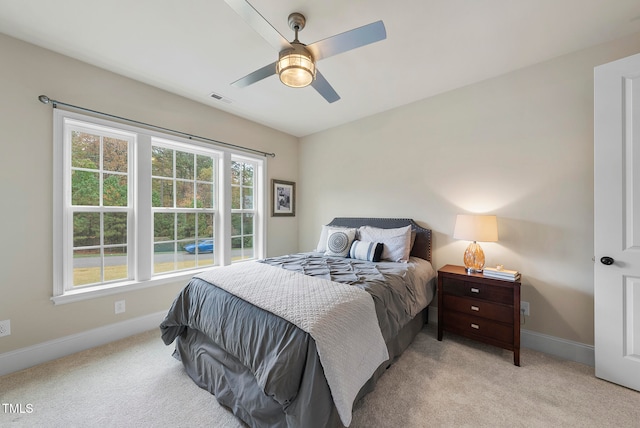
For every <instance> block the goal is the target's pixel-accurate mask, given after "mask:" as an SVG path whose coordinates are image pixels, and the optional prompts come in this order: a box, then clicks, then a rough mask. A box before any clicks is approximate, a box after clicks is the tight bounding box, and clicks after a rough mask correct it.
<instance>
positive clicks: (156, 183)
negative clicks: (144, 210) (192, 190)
mask: <svg viewBox="0 0 640 428" xmlns="http://www.w3.org/2000/svg"><path fill="white" fill-rule="evenodd" d="M151 192H152V195H151V200H152V204H153V206H154V207H165V208H173V180H163V179H161V178H154V179H153V182H152V189H151Z"/></svg>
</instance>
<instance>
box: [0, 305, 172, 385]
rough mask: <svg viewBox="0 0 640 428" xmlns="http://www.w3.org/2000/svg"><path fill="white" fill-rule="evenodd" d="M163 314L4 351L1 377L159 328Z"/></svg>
mask: <svg viewBox="0 0 640 428" xmlns="http://www.w3.org/2000/svg"><path fill="white" fill-rule="evenodd" d="M166 315H167V313H166V311H163V312H157V313H155V314H149V315H145V316H142V317H138V318H133V319H129V320H126V321H121V322H118V323H115V324H109V325H106V326H104V327H98V328H95V329H93V330H87V331H83V332H82V333H78V334H73V335H71V336H65V337H61V338H59V339H54V340H49V341H47V342H43V343H38V344H37V345H33V346H29V347H26V348H21V349H17V350H15V351H10V352H5V353H3V354H0V376H3V375H6V374H9V373H13V372H17V371H19V370H23V369H26V368H29V367H33V366H35V365H38V364H42V363H45V362H47V361H51V360H55V359H57V358H61V357H65V356H67V355H71V354H74V353H76V352H80V351H84V350H86V349H90V348H94V347H96V346H100V345H105V344H107V343H110V342H113V341H116V340H120V339H124V338H125V337H129V336H133V335H134V334H138V333H142V332H145V331H148V330H152V329H154V328H159V326H160V323H161V322H162V320H163V319H164V317H165V316H166ZM158 331H159V330H158Z"/></svg>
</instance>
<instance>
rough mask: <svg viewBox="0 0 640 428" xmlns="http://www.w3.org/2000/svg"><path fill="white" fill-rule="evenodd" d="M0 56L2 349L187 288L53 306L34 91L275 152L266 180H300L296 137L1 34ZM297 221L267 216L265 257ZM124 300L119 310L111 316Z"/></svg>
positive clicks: (45, 114) (47, 169)
mask: <svg viewBox="0 0 640 428" xmlns="http://www.w3.org/2000/svg"><path fill="white" fill-rule="evenodd" d="M0 52H2V60H1V62H2V66H1V67H0V92H1V93H2V96H3V99H2V102H0V147H1V150H2V154H1V155H0V194H1V195H2V201H3V204H2V217H1V221H0V231H1V234H0V237H1V238H2V243H1V244H0V320H5V319H10V320H11V333H12V334H11V336H8V337H3V338H0V354H2V353H3V352H7V351H11V350H15V349H19V348H23V347H27V346H30V345H34V344H37V343H41V342H45V341H48V340H53V339H56V338H60V337H64V336H68V335H72V334H76V333H79V332H83V331H87V330H90V329H94V328H97V327H102V326H105V325H109V324H112V323H116V322H119V321H123V320H127V319H131V318H136V317H141V316H144V315H147V314H153V313H157V312H160V311H164V310H167V309H168V308H169V305H170V304H171V302H172V300H173V298H174V297H175V295H176V294H177V292H178V291H179V289H180V288H181V287H182V286H183V285H184V284H183V283H176V284H171V285H165V286H159V287H154V288H148V289H144V290H138V291H134V292H129V293H121V294H117V295H114V296H109V297H103V298H98V299H93V300H90V301H83V302H76V303H70V304H65V305H59V306H54V305H53V303H52V302H51V301H50V297H51V295H52V290H53V285H52V277H53V273H52V272H53V270H52V269H53V267H52V221H53V220H52V204H53V200H52V184H51V182H52V175H53V164H52V162H53V159H52V111H51V107H50V106H45V105H44V104H42V103H40V102H39V101H38V99H37V97H38V95H40V94H46V95H48V96H49V97H51V98H54V99H59V100H60V101H62V102H66V103H70V104H74V105H79V106H83V107H87V108H91V109H94V110H98V111H104V112H108V113H110V114H114V115H119V116H123V117H129V118H133V119H136V120H139V121H143V122H148V123H151V124H154V125H158V126H162V127H166V128H172V129H177V130H180V131H183V132H188V133H191V134H194V135H200V136H204V137H208V138H212V139H216V140H220V141H225V142H229V143H233V144H237V145H244V146H249V147H252V148H256V149H259V150H264V151H268V152H275V153H276V155H277V156H276V157H275V158H268V161H267V168H268V170H267V171H268V178H269V179H271V178H279V179H283V180H291V181H297V179H298V175H297V174H298V169H297V157H298V139H297V138H296V137H293V136H290V135H287V134H284V133H281V132H278V131H275V130H273V129H270V128H267V127H264V126H261V125H258V124H256V123H253V122H249V121H247V120H244V119H240V118H238V117H235V116H233V115H230V114H227V113H225V112H222V111H220V110H216V109H214V108H211V107H207V106H205V105H203V104H200V103H197V102H194V101H190V100H187V99H185V98H181V97H178V96H175V95H172V94H169V93H167V92H164V91H161V90H158V89H155V88H153V87H150V86H147V85H144V84H141V83H138V82H135V81H133V80H130V79H127V78H124V77H121V76H118V75H115V74H113V73H109V72H107V71H104V70H101V69H98V68H95V67H92V66H89V65H87V64H84V63H81V62H78V61H75V60H72V59H70V58H67V57H64V56H60V55H57V54H54V53H52V52H50V51H47V50H43V49H40V48H37V47H35V46H33V45H29V44H26V43H23V42H20V41H17V40H15V39H12V38H9V37H6V36H3V35H0ZM159 66H161V64H159ZM203 96H206V94H203ZM297 221H298V217H295V218H290V217H287V218H271V217H269V218H268V225H267V226H268V238H269V239H268V242H269V246H268V249H267V252H268V255H280V254H285V253H289V252H294V251H296V250H297V245H298V237H297V233H296V231H297V228H298V224H297ZM121 299H126V312H125V313H124V314H120V315H115V314H114V302H115V301H116V300H121Z"/></svg>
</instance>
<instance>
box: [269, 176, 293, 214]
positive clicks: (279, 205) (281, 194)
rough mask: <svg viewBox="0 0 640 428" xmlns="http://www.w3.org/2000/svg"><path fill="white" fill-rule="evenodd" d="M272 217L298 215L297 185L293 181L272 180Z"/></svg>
mask: <svg viewBox="0 0 640 428" xmlns="http://www.w3.org/2000/svg"><path fill="white" fill-rule="evenodd" d="M271 189H272V194H273V196H272V199H271V204H272V205H271V206H272V210H271V215H272V216H274V217H278V216H282V217H286V216H290V217H293V216H295V215H296V183H294V182H293V181H283V180H271Z"/></svg>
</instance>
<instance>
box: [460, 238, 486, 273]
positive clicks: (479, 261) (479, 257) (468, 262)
mask: <svg viewBox="0 0 640 428" xmlns="http://www.w3.org/2000/svg"><path fill="white" fill-rule="evenodd" d="M464 267H465V269H466V271H467V273H482V269H483V268H484V251H482V247H481V246H480V244H478V243H476V242H475V241H473V242H472V243H471V244H469V246H468V247H467V249H466V251H465V252H464Z"/></svg>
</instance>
